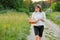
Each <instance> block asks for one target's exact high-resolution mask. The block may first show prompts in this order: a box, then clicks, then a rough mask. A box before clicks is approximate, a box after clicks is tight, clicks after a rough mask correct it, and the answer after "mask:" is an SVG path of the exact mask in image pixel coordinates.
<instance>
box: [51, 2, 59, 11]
mask: <svg viewBox="0 0 60 40" xmlns="http://www.w3.org/2000/svg"><path fill="white" fill-rule="evenodd" d="M51 8H52V9H53V11H60V2H55V3H53V4H52V5H51Z"/></svg>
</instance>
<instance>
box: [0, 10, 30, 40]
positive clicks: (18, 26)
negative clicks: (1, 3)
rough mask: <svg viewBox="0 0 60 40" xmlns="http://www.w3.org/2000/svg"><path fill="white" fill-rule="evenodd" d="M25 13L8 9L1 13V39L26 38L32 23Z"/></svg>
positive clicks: (22, 39)
mask: <svg viewBox="0 0 60 40" xmlns="http://www.w3.org/2000/svg"><path fill="white" fill-rule="evenodd" d="M27 18H28V16H27V15H26V14H25V13H20V12H11V11H8V12H6V13H4V14H2V13H1V14H0V40H26V37H27V35H28V34H29V29H30V27H29V26H30V25H29V23H28V20H27Z"/></svg>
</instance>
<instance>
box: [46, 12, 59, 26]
mask: <svg viewBox="0 0 60 40" xmlns="http://www.w3.org/2000/svg"><path fill="white" fill-rule="evenodd" d="M47 18H48V19H50V20H52V21H53V22H54V23H56V24H57V25H60V12H53V13H48V14H47Z"/></svg>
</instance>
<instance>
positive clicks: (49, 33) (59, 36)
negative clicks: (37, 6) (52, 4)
mask: <svg viewBox="0 0 60 40" xmlns="http://www.w3.org/2000/svg"><path fill="white" fill-rule="evenodd" d="M34 36H35V35H34V30H33V25H32V26H31V29H30V35H29V36H28V37H27V40H34V39H35V38H34ZM42 40H60V28H59V26H57V25H56V24H54V23H53V22H52V21H50V20H46V25H45V29H44V33H43V37H42Z"/></svg>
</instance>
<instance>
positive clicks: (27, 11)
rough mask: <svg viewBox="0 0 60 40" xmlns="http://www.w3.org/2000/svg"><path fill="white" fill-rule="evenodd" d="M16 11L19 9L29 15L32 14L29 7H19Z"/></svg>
mask: <svg viewBox="0 0 60 40" xmlns="http://www.w3.org/2000/svg"><path fill="white" fill-rule="evenodd" d="M16 11H18V12H25V13H26V14H27V15H30V14H29V9H25V8H17V9H16Z"/></svg>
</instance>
